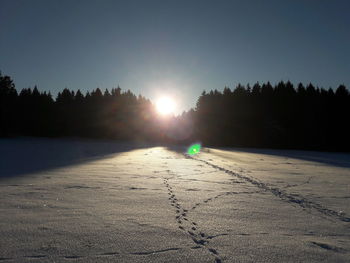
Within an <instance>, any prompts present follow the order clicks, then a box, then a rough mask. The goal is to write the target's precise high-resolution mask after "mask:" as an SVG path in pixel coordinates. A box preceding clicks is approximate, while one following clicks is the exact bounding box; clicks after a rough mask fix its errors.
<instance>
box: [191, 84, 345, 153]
mask: <svg viewBox="0 0 350 263" xmlns="http://www.w3.org/2000/svg"><path fill="white" fill-rule="evenodd" d="M349 116H350V95H349V92H348V90H347V89H346V87H345V86H344V85H340V86H339V87H338V88H337V89H336V90H335V92H334V91H333V89H331V88H330V89H328V90H325V89H323V88H318V87H315V86H314V85H312V84H311V83H310V84H308V85H306V86H304V85H303V84H302V83H299V84H298V85H297V86H296V87H294V85H293V84H292V83H291V82H289V81H288V82H283V81H281V82H279V83H278V84H276V85H274V86H273V85H271V83H270V82H267V83H263V84H259V83H256V84H254V85H253V86H252V87H251V86H250V85H247V86H243V85H241V84H239V85H237V87H236V88H235V89H234V90H233V91H232V90H230V89H229V88H227V87H226V88H225V89H224V90H223V92H219V91H217V90H214V91H210V92H209V93H206V92H203V93H202V95H201V96H200V97H199V99H198V102H197V107H196V127H197V130H196V133H197V136H198V137H199V138H201V139H202V140H203V141H204V142H206V143H207V144H210V145H216V146H242V147H269V148H290V149H293V148H294V149H313V150H331V151H349V150H350V140H349V138H350V125H349V123H348V120H349Z"/></svg>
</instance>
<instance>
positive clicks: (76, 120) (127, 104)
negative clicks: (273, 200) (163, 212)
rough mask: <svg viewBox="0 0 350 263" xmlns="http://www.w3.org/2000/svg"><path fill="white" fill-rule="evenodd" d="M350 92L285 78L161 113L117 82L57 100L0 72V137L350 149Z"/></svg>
mask: <svg viewBox="0 0 350 263" xmlns="http://www.w3.org/2000/svg"><path fill="white" fill-rule="evenodd" d="M349 116H350V94H349V92H348V90H347V88H346V87H345V85H339V86H338V87H337V88H336V89H332V88H329V89H327V90H326V89H323V88H319V87H315V86H314V85H312V84H311V83H309V84H307V85H304V84H302V83H299V84H297V85H296V86H295V85H294V84H293V83H291V82H289V81H287V82H283V81H281V82H279V83H277V84H275V85H272V84H271V83H270V82H267V83H262V84H260V83H255V84H254V85H253V86H250V85H249V84H247V85H245V86H244V85H241V84H238V85H237V86H236V87H235V88H234V89H230V88H228V87H225V88H224V89H223V91H218V90H212V91H210V92H206V91H203V93H202V94H201V96H200V97H199V98H198V100H197V103H196V107H195V108H194V109H191V110H189V111H187V112H184V113H183V114H182V115H180V116H169V117H167V118H165V117H162V116H159V114H157V112H156V110H155V107H154V105H153V104H152V102H151V101H150V100H148V99H146V98H145V97H143V96H141V95H139V96H136V95H135V94H133V93H132V92H131V91H129V90H128V91H122V90H121V88H120V87H118V88H113V89H111V90H108V89H106V90H105V91H101V90H100V89H99V88H97V89H95V90H93V91H91V92H87V93H86V94H83V93H82V92H81V91H80V90H77V91H72V90H69V89H64V90H62V91H61V92H59V93H58V95H57V97H56V98H53V97H52V95H51V94H50V92H41V91H39V90H38V88H37V87H34V88H32V89H31V88H27V89H22V90H21V91H17V90H16V88H15V84H14V81H13V79H12V78H11V77H10V76H6V75H2V74H0V137H16V136H41V137H85V138H102V139H115V140H132V141H141V142H152V143H177V144H188V143H192V142H200V143H202V144H203V145H206V146H215V147H256V148H260V147H264V148H281V149H282V148H283V149H304V150H323V151H349V150H350V140H349V136H350V125H348V118H349Z"/></svg>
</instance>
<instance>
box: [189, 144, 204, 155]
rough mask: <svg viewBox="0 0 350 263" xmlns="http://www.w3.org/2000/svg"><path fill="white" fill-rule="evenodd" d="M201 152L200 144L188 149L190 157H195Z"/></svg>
mask: <svg viewBox="0 0 350 263" xmlns="http://www.w3.org/2000/svg"><path fill="white" fill-rule="evenodd" d="M200 151H201V145H200V144H199V143H196V144H193V145H191V146H190V147H188V149H187V154H188V155H195V154H198V153H199V152H200Z"/></svg>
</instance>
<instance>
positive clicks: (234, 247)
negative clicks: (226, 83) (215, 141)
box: [0, 138, 350, 262]
mask: <svg viewBox="0 0 350 263" xmlns="http://www.w3.org/2000/svg"><path fill="white" fill-rule="evenodd" d="M183 152H185V149H183V148H181V147H158V146H149V145H137V144H126V143H117V142H110V141H87V140H85V141H84V140H63V139H33V138H23V139H1V140H0V156H1V158H0V189H1V190H0V191H1V195H0V236H1V239H0V261H1V262H66V261H67V262H70V261H74V262H349V258H350V205H349V203H350V202H349V201H350V155H349V154H340V153H320V152H306V151H282V150H261V149H220V150H219V149H212V148H205V149H204V150H203V151H202V152H201V153H200V154H198V155H195V156H194V157H188V156H186V155H184V154H183Z"/></svg>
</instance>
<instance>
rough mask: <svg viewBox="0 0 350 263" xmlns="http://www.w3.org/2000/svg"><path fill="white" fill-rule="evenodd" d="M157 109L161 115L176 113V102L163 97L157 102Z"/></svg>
mask: <svg viewBox="0 0 350 263" xmlns="http://www.w3.org/2000/svg"><path fill="white" fill-rule="evenodd" d="M156 108H157V111H158V113H159V114H162V115H169V114H171V113H174V111H175V102H174V100H173V99H171V98H169V97H162V98H160V99H158V100H157V102H156Z"/></svg>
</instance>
